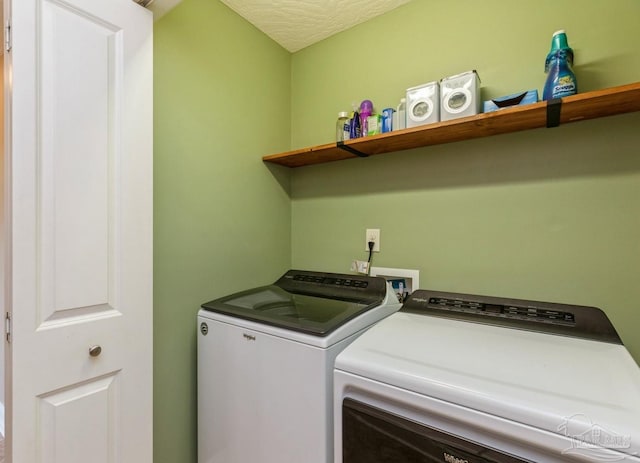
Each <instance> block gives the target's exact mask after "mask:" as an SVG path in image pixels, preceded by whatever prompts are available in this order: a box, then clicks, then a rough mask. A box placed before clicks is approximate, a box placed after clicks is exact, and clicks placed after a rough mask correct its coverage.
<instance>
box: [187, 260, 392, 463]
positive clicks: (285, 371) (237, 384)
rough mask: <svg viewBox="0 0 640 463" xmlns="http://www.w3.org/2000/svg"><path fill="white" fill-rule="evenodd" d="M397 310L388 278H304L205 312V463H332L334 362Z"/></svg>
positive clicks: (290, 276)
mask: <svg viewBox="0 0 640 463" xmlns="http://www.w3.org/2000/svg"><path fill="white" fill-rule="evenodd" d="M399 308H400V304H399V303H398V300H397V298H396V296H395V294H394V292H393V291H390V290H389V288H388V285H387V283H386V281H385V280H384V279H383V278H376V277H366V276H353V275H340V274H330V273H318V272H309V271H299V270H291V271H289V272H287V273H286V274H285V275H284V276H283V277H281V278H280V279H279V280H278V281H277V282H275V283H274V284H273V285H270V286H264V287H260V288H255V289H251V290H248V291H243V292H241V293H237V294H233V295H231V296H227V297H223V298H221V299H217V300H215V301H211V302H208V303H206V304H203V306H202V309H201V310H200V311H199V313H198V462H199V463H247V462H261V463H303V462H304V463H330V462H332V461H333V389H332V385H333V366H334V360H335V357H336V356H337V355H338V353H339V352H341V351H342V349H344V348H345V347H346V346H347V345H348V344H349V343H351V342H352V341H353V340H354V339H356V338H357V337H358V336H359V335H360V334H361V333H362V332H364V331H365V330H366V329H367V328H368V327H370V326H371V325H372V324H374V323H376V322H377V321H379V320H381V319H382V318H384V317H386V316H388V315H390V314H391V313H393V312H395V311H397V310H398V309H399Z"/></svg>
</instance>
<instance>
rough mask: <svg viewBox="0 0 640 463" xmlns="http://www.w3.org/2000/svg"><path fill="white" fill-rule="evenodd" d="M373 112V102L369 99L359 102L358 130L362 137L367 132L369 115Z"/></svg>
mask: <svg viewBox="0 0 640 463" xmlns="http://www.w3.org/2000/svg"><path fill="white" fill-rule="evenodd" d="M372 114H373V103H372V102H371V100H364V101H363V102H362V103H360V132H361V133H362V136H363V137H366V136H367V133H368V132H369V116H371V115H372Z"/></svg>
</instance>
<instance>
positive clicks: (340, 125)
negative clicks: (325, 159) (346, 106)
mask: <svg viewBox="0 0 640 463" xmlns="http://www.w3.org/2000/svg"><path fill="white" fill-rule="evenodd" d="M350 131H351V128H350V126H349V113H348V112H346V111H341V112H339V113H338V122H336V141H337V142H341V141H346V140H349V138H350V137H349V135H350Z"/></svg>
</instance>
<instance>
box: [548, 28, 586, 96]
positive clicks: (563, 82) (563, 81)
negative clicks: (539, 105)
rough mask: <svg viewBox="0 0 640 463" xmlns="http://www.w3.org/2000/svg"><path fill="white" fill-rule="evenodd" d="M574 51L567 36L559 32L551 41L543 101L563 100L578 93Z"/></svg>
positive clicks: (562, 31)
mask: <svg viewBox="0 0 640 463" xmlns="http://www.w3.org/2000/svg"><path fill="white" fill-rule="evenodd" d="M572 67H573V50H572V49H571V47H569V44H568V42H567V34H566V33H565V31H564V30H559V31H557V32H555V33H554V34H553V37H552V39H551V50H550V51H549V54H548V55H547V59H546V61H545V65H544V71H545V72H546V73H547V74H548V75H547V81H546V83H545V85H544V91H543V93H542V99H543V100H551V99H554V98H562V97H565V96H569V95H575V94H576V93H578V82H577V80H576V76H575V74H574V73H573V69H572Z"/></svg>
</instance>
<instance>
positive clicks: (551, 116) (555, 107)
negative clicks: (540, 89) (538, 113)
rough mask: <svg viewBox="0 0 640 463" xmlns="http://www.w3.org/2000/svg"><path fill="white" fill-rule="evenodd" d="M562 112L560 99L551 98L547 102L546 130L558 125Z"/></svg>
mask: <svg viewBox="0 0 640 463" xmlns="http://www.w3.org/2000/svg"><path fill="white" fill-rule="evenodd" d="M561 112H562V98H553V99H551V100H548V101H547V128H551V127H558V126H559V125H560V113H561Z"/></svg>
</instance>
